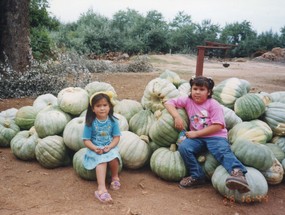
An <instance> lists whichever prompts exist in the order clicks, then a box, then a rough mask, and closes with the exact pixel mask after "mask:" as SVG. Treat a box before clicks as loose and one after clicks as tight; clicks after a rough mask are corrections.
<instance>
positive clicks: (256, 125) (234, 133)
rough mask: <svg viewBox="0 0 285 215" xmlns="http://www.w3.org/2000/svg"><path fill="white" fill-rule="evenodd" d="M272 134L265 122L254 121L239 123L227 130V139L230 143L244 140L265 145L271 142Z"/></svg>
mask: <svg viewBox="0 0 285 215" xmlns="http://www.w3.org/2000/svg"><path fill="white" fill-rule="evenodd" d="M272 135H273V132H272V130H271V128H270V127H269V126H268V124H266V123H265V122H263V121H261V120H259V119H255V120H251V121H248V122H241V123H238V124H237V125H235V126H234V127H233V128H232V129H231V130H229V133H228V138H229V141H230V143H233V142H235V140H236V139H237V138H244V139H248V140H251V141H253V142H258V143H267V142H269V141H270V140H271V138H272Z"/></svg>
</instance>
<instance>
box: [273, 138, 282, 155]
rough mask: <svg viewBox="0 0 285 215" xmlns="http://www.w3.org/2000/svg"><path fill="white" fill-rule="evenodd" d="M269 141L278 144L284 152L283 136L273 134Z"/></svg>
mask: <svg viewBox="0 0 285 215" xmlns="http://www.w3.org/2000/svg"><path fill="white" fill-rule="evenodd" d="M271 142H272V143H274V144H276V145H278V146H279V147H280V148H281V150H282V151H283V152H284V153H285V137H281V136H274V137H273V138H272V140H271Z"/></svg>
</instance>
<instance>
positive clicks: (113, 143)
mask: <svg viewBox="0 0 285 215" xmlns="http://www.w3.org/2000/svg"><path fill="white" fill-rule="evenodd" d="M119 141H120V136H114V137H113V140H112V142H111V143H110V144H109V145H108V146H105V147H104V149H103V151H104V152H108V151H110V150H111V149H112V148H114V147H115V146H116V145H118V143H119Z"/></svg>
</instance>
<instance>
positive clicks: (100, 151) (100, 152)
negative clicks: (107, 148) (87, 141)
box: [94, 147, 104, 155]
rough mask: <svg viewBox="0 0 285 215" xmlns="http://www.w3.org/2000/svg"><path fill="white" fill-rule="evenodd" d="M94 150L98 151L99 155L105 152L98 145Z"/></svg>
mask: <svg viewBox="0 0 285 215" xmlns="http://www.w3.org/2000/svg"><path fill="white" fill-rule="evenodd" d="M94 152H96V153H97V154H99V155H101V154H103V153H104V152H103V149H100V148H98V147H96V148H95V149H94Z"/></svg>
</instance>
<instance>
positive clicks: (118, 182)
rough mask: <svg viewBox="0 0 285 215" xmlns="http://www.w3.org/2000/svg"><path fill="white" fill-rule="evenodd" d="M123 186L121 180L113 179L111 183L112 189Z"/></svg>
mask: <svg viewBox="0 0 285 215" xmlns="http://www.w3.org/2000/svg"><path fill="white" fill-rule="evenodd" d="M120 187H121V183H120V180H113V181H112V182H111V185H110V189H112V190H119V189H120Z"/></svg>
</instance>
